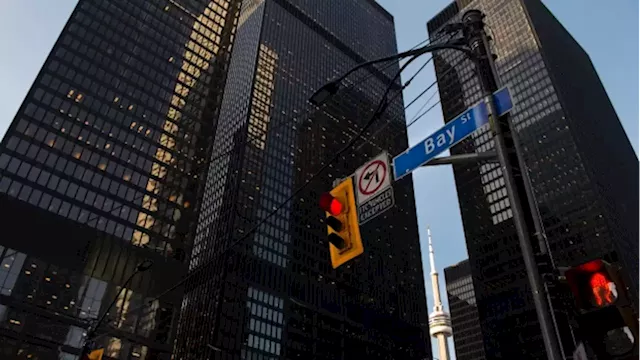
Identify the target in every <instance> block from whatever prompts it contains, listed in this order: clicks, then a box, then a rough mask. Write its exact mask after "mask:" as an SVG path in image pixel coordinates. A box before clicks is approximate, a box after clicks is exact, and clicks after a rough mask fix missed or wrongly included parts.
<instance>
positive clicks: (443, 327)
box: [427, 228, 451, 360]
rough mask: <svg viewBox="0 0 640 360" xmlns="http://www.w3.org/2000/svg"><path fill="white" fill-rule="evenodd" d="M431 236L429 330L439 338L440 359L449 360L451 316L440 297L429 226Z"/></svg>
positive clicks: (428, 232) (429, 230)
mask: <svg viewBox="0 0 640 360" xmlns="http://www.w3.org/2000/svg"><path fill="white" fill-rule="evenodd" d="M427 236H428V238H429V264H430V265H431V288H432V290H433V312H432V313H431V314H429V332H430V333H431V336H433V337H435V338H436V339H437V340H438V359H442V360H449V359H450V358H451V355H450V352H449V343H448V342H447V338H448V337H451V316H450V315H449V314H448V313H447V312H446V311H444V307H443V306H442V300H441V297H440V281H439V278H438V272H437V271H436V254H435V252H434V251H433V243H432V242H431V229H430V228H427Z"/></svg>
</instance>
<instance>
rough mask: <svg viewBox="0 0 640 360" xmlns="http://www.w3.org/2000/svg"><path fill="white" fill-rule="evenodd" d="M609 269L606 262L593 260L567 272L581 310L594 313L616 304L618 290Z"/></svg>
mask: <svg viewBox="0 0 640 360" xmlns="http://www.w3.org/2000/svg"><path fill="white" fill-rule="evenodd" d="M609 268H610V265H609V264H608V263H606V262H605V261H603V260H593V261H589V262H587V263H584V264H582V265H579V266H576V267H574V268H572V269H570V270H568V271H567V273H566V278H567V281H568V283H569V286H570V287H571V290H572V292H573V294H574V296H575V300H576V302H577V305H578V307H579V308H581V309H582V310H584V311H592V310H595V309H600V308H604V307H607V306H610V305H614V304H615V303H616V301H617V300H618V289H617V286H616V281H614V279H613V278H612V276H611V275H610V269H609Z"/></svg>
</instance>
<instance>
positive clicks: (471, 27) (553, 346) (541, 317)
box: [462, 10, 563, 360]
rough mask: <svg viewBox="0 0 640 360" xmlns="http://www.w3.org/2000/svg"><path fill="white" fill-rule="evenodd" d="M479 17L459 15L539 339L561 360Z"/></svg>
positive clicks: (506, 120) (549, 355)
mask: <svg viewBox="0 0 640 360" xmlns="http://www.w3.org/2000/svg"><path fill="white" fill-rule="evenodd" d="M483 17H484V15H483V14H482V12H480V11H479V10H469V11H467V12H466V13H465V14H464V16H463V18H462V19H463V23H464V25H465V26H464V35H465V38H466V40H467V42H468V45H469V48H470V49H471V51H472V52H473V53H474V59H475V61H476V67H477V70H478V73H479V77H480V83H481V86H482V90H483V91H484V101H485V102H486V104H487V110H488V112H489V118H490V124H491V128H492V131H493V132H494V145H495V151H496V155H497V157H498V161H499V162H500V165H501V168H502V175H503V177H504V180H505V186H506V189H507V193H508V195H509V201H510V203H511V210H512V212H513V221H514V225H515V227H516V232H517V235H518V240H519V242H520V249H521V252H522V257H523V260H524V265H525V269H526V271H527V277H528V279H529V285H530V286H531V293H532V294H531V295H532V297H533V302H534V305H535V309H536V313H537V316H538V321H539V322H540V329H541V331H542V339H543V342H544V347H545V351H546V353H547V358H548V359H549V360H561V359H562V358H563V357H562V353H561V347H560V344H559V341H558V337H557V334H556V331H555V326H554V323H553V320H552V314H551V308H550V305H549V303H548V300H547V294H546V291H545V286H544V285H543V283H542V279H541V276H540V273H539V271H538V265H537V264H536V260H535V255H534V251H533V247H532V245H531V240H532V239H531V236H530V234H531V231H530V226H531V225H533V224H531V225H529V224H527V219H526V215H525V210H524V208H523V205H522V204H523V201H527V199H526V195H525V198H524V199H522V198H521V191H520V189H518V186H517V182H516V179H515V176H514V171H513V169H514V168H517V167H518V165H519V163H518V160H517V159H514V157H513V156H511V154H510V150H511V151H512V152H513V151H514V150H517V149H514V148H513V145H512V147H511V149H510V148H509V147H508V146H507V141H506V136H505V135H506V134H505V133H509V132H513V130H512V125H511V123H510V121H509V118H508V115H505V116H502V117H497V116H496V115H497V112H496V108H495V104H494V101H493V97H492V94H493V92H494V91H496V90H498V77H497V73H496V71H495V63H494V59H493V55H492V54H491V51H490V50H489V42H488V39H487V34H486V33H485V31H484V21H483ZM523 176H524V175H523ZM529 220H531V222H535V220H536V219H529Z"/></svg>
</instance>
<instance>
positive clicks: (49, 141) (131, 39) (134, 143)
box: [0, 0, 239, 359]
mask: <svg viewBox="0 0 640 360" xmlns="http://www.w3.org/2000/svg"><path fill="white" fill-rule="evenodd" d="M238 11H239V6H238V2H235V1H227V0H211V1H209V0H206V1H204V0H203V1H182V0H169V1H122V0H113V1H100V0H80V1H79V2H78V4H77V6H76V8H75V9H74V11H73V13H72V14H71V16H70V18H69V20H68V22H67V24H66V25H65V26H64V29H63V30H62V33H61V35H60V37H59V39H58V40H57V41H56V43H55V45H54V47H53V50H52V51H51V53H50V54H49V56H48V57H47V59H46V61H45V63H44V66H43V67H42V69H41V71H40V72H39V74H38V76H37V77H36V80H35V82H34V83H33V85H32V87H31V89H30V90H29V92H28V94H27V96H26V98H25V100H24V102H23V104H22V106H21V107H20V108H19V110H18V113H17V114H16V117H15V119H14V121H13V122H12V123H11V125H10V127H9V130H8V132H7V133H6V135H5V137H4V139H3V140H2V143H1V144H0V228H1V229H2V230H1V231H2V236H1V237H0V262H1V263H2V266H0V322H1V326H0V328H1V329H0V344H2V345H0V353H1V354H2V356H0V357H2V358H3V359H18V358H19V359H24V358H37V359H58V358H59V357H58V353H60V356H62V357H60V358H65V359H70V358H72V356H73V355H74V354H75V355H77V354H79V352H80V347H81V346H82V344H83V340H84V333H85V332H86V329H87V327H88V324H89V323H90V322H91V321H92V320H95V319H96V318H97V317H98V316H99V315H101V314H103V313H104V312H105V311H106V307H107V306H108V305H109V304H110V303H111V302H112V300H113V299H114V298H115V297H116V295H117V294H118V292H119V290H120V289H121V287H122V286H123V285H124V282H125V280H126V279H127V278H128V277H129V275H130V274H132V273H133V271H134V269H135V266H136V264H138V263H140V262H141V261H143V260H145V259H148V260H152V261H153V262H154V266H153V267H152V268H151V269H150V270H149V271H147V272H145V273H142V274H139V275H136V277H134V278H133V281H132V282H131V283H130V284H128V285H127V286H126V290H125V291H122V292H121V293H120V296H119V298H118V300H117V301H116V302H115V306H114V307H113V308H112V309H111V312H110V315H109V317H108V318H107V321H106V322H105V326H104V327H103V328H101V329H99V331H98V334H100V337H99V338H98V339H97V343H96V346H98V347H104V348H105V355H106V356H109V357H110V358H115V359H130V358H140V359H169V358H170V356H171V351H172V346H173V342H174V339H175V331H174V330H175V328H176V324H177V316H178V313H179V306H180V301H181V293H180V292H173V293H169V294H167V295H166V296H164V297H162V298H160V299H154V297H155V296H156V295H157V294H160V293H161V292H163V291H164V290H165V289H167V288H168V287H169V286H170V285H171V284H173V283H174V282H176V281H178V280H179V279H180V277H181V276H182V275H183V274H185V273H186V271H187V262H186V260H187V258H186V255H187V254H188V253H190V252H191V245H192V241H193V233H194V231H195V224H196V219H197V210H198V208H199V195H198V194H199V192H200V191H201V184H202V181H200V179H201V178H203V174H204V170H205V169H206V164H207V161H208V159H209V158H210V152H211V147H210V144H211V143H212V138H213V130H214V128H215V124H214V123H213V121H212V119H214V118H216V114H217V111H218V110H219V105H220V100H221V92H220V91H219V89H221V88H222V87H223V85H224V75H225V74H226V68H227V66H226V64H228V57H229V52H230V44H231V39H232V35H233V31H234V29H235V26H234V25H235V24H236V21H237V16H238Z"/></svg>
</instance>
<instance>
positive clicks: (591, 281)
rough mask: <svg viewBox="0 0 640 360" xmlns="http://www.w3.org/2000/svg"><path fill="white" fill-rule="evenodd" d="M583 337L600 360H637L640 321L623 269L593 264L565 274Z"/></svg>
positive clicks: (606, 263) (602, 262)
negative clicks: (622, 273) (630, 298)
mask: <svg viewBox="0 0 640 360" xmlns="http://www.w3.org/2000/svg"><path fill="white" fill-rule="evenodd" d="M565 278H566V280H567V283H568V284H569V287H570V289H571V292H572V293H573V298H574V300H575V305H576V310H577V314H576V321H577V323H578V326H579V329H578V330H579V331H578V332H579V334H580V337H581V338H582V339H583V340H585V342H586V343H587V344H588V345H589V347H590V348H591V349H592V350H593V351H594V353H595V354H596V356H598V358H599V359H637V358H638V344H637V340H638V319H637V316H636V315H635V311H634V308H633V305H632V303H631V302H630V300H629V296H628V294H627V286H626V284H625V282H624V281H623V279H622V276H621V273H620V267H619V266H614V265H612V264H609V263H608V262H606V261H604V260H599V259H598V260H593V261H589V262H587V263H584V264H581V265H579V266H575V267H573V268H570V269H568V270H567V271H566V272H565Z"/></svg>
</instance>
